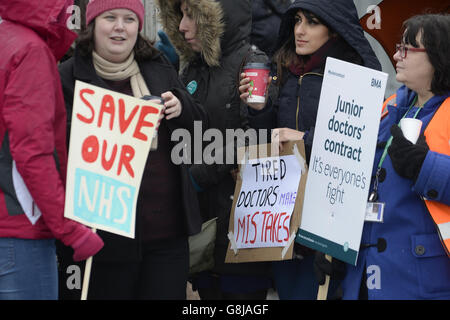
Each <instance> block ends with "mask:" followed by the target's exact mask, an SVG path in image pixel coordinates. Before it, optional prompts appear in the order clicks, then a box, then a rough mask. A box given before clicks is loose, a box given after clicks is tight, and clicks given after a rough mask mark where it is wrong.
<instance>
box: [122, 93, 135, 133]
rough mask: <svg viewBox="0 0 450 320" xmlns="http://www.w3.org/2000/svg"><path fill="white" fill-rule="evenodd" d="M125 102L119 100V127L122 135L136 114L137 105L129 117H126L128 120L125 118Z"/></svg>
mask: <svg viewBox="0 0 450 320" xmlns="http://www.w3.org/2000/svg"><path fill="white" fill-rule="evenodd" d="M125 109H126V108H125V102H124V101H123V99H119V127H120V133H124V132H125V131H127V129H128V127H129V126H130V123H131V121H132V120H133V119H134V116H135V115H136V113H137V112H138V109H139V105H137V106H135V107H134V108H133V110H131V112H130V115H129V116H128V119H127V118H126V117H125Z"/></svg>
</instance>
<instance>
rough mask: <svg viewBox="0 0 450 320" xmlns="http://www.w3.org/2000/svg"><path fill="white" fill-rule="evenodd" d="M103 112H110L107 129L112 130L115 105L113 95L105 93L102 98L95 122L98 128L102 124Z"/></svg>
mask: <svg viewBox="0 0 450 320" xmlns="http://www.w3.org/2000/svg"><path fill="white" fill-rule="evenodd" d="M105 113H109V114H110V118H109V129H110V130H112V129H113V126H114V114H115V105H114V99H113V97H112V96H111V95H109V94H105V95H104V96H103V99H102V104H101V106H100V114H99V117H98V123H97V126H98V127H99V128H100V127H101V126H102V122H103V115H104V114H105Z"/></svg>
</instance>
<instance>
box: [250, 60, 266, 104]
mask: <svg viewBox="0 0 450 320" xmlns="http://www.w3.org/2000/svg"><path fill="white" fill-rule="evenodd" d="M243 70H244V72H245V76H246V77H248V78H250V88H249V90H248V92H249V96H248V98H247V104H248V105H250V106H252V105H255V106H261V105H264V103H265V102H266V89H267V80H268V77H269V71H270V68H269V66H268V64H266V63H261V62H252V63H248V64H246V65H245V66H244V68H243Z"/></svg>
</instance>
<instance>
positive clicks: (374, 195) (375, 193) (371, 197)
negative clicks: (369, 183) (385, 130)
mask: <svg viewBox="0 0 450 320" xmlns="http://www.w3.org/2000/svg"><path fill="white" fill-rule="evenodd" d="M416 101H417V95H416V97H415V98H414V100H413V102H412V103H411V105H410V106H409V109H408V111H406V113H405V114H404V115H403V117H402V119H403V118H404V117H406V115H407V114H408V113H409V111H410V110H411V108H412V107H413V106H414V104H415V103H416ZM420 110H422V109H421V108H417V111H416V113H415V114H414V116H413V118H414V119H415V118H416V117H417V115H418V114H419V111H420ZM392 139H393V137H392V136H390V138H389V140H388V141H387V143H386V146H385V147H384V150H383V154H382V155H381V159H380V162H379V163H378V167H377V172H376V174H375V181H374V183H373V191H372V192H371V193H370V195H369V201H370V202H374V201H376V200H377V199H378V182H379V177H380V172H381V166H382V165H383V162H384V160H385V159H386V156H387V153H388V149H389V147H390V146H391V144H392Z"/></svg>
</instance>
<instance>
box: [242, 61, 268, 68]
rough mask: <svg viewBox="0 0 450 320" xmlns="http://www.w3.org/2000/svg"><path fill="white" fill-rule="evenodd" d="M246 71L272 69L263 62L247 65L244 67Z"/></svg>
mask: <svg viewBox="0 0 450 320" xmlns="http://www.w3.org/2000/svg"><path fill="white" fill-rule="evenodd" d="M244 69H267V70H269V69H270V67H269V65H268V64H267V63H262V62H250V63H247V64H246V65H245V66H244Z"/></svg>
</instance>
